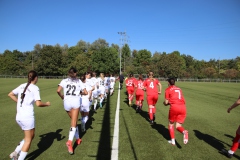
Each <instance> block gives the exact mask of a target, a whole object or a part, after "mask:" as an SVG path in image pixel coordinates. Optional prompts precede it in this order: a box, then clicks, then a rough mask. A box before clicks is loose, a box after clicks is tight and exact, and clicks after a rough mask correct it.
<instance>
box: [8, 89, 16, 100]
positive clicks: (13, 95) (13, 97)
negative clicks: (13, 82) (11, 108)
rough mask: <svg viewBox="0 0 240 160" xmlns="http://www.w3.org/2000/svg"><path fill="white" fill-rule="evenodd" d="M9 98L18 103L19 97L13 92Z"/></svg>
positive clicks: (9, 94)
mask: <svg viewBox="0 0 240 160" xmlns="http://www.w3.org/2000/svg"><path fill="white" fill-rule="evenodd" d="M8 97H10V98H11V99H12V100H13V101H14V102H17V97H16V96H15V94H14V93H13V92H12V91H11V92H10V93H8Z"/></svg>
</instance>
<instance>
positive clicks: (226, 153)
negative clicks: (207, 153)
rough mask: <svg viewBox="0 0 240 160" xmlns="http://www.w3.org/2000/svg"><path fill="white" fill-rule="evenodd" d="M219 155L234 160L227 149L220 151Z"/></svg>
mask: <svg viewBox="0 0 240 160" xmlns="http://www.w3.org/2000/svg"><path fill="white" fill-rule="evenodd" d="M219 153H221V154H223V155H225V156H226V157H228V158H232V157H233V154H231V153H229V151H227V150H226V149H222V150H221V151H219Z"/></svg>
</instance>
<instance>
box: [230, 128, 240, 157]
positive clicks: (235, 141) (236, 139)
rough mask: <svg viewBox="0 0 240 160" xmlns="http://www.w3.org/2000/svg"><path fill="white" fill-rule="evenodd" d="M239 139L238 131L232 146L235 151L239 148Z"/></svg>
mask: <svg viewBox="0 0 240 160" xmlns="http://www.w3.org/2000/svg"><path fill="white" fill-rule="evenodd" d="M239 139H240V135H239V134H237V133H236V137H235V138H234V139H233V144H232V148H231V150H232V151H233V152H235V151H236V150H237V149H238V146H239V142H238V141H239Z"/></svg>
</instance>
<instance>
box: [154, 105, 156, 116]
mask: <svg viewBox="0 0 240 160" xmlns="http://www.w3.org/2000/svg"><path fill="white" fill-rule="evenodd" d="M155 113H156V107H155V106H154V108H153V114H155Z"/></svg>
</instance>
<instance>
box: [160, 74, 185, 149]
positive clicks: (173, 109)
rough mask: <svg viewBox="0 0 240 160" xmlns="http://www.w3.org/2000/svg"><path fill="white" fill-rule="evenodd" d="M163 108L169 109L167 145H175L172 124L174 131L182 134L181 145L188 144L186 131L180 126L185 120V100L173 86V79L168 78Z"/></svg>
mask: <svg viewBox="0 0 240 160" xmlns="http://www.w3.org/2000/svg"><path fill="white" fill-rule="evenodd" d="M163 104H164V105H165V106H167V105H170V109H169V115H168V120H169V125H168V129H169V133H170V137H171V140H170V141H169V143H171V144H172V145H175V138H174V123H176V129H177V130H178V131H179V132H180V133H182V134H183V143H184V144H187V143H188V131H187V130H185V129H184V128H183V126H182V124H183V123H184V120H185V119H186V113H187V110H186V105H185V99H184V97H183V93H182V90H181V89H180V88H179V87H177V86H175V79H174V78H169V79H168V88H167V89H166V90H165V101H164V102H163Z"/></svg>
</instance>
